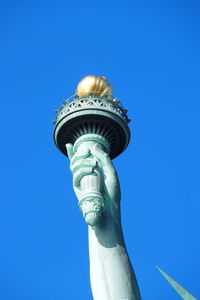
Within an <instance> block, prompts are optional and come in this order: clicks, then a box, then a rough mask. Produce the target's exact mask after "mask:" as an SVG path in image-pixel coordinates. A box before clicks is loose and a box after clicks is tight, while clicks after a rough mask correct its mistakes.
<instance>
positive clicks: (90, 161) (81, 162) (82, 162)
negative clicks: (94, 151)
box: [70, 158, 97, 174]
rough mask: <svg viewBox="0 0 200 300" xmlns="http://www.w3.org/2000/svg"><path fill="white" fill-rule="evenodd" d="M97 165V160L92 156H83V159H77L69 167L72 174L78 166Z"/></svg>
mask: <svg viewBox="0 0 200 300" xmlns="http://www.w3.org/2000/svg"><path fill="white" fill-rule="evenodd" d="M96 165H97V160H96V159H94V158H85V159H81V160H80V159H79V160H77V161H75V162H74V163H73V164H71V165H70V169H71V171H72V173H73V174H74V173H75V172H76V171H77V170H79V169H80V168H89V167H91V168H94V167H96Z"/></svg>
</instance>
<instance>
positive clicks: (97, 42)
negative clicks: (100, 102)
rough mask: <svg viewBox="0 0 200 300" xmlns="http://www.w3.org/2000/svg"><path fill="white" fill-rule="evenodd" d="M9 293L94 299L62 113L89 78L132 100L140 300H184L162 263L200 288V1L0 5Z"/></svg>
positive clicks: (129, 181)
mask: <svg viewBox="0 0 200 300" xmlns="http://www.w3.org/2000/svg"><path fill="white" fill-rule="evenodd" d="M0 14H1V18H0V23H1V24H0V31H1V55H0V65H1V84H2V87H1V111H2V113H1V128H2V129H1V199H2V201H1V209H0V232H1V235H0V236H1V247H0V265H1V267H0V299H1V300H25V299H26V300H27V299H29V300H36V299H37V300H47V299H48V300H54V299H56V300H64V299H72V300H73V299H74V300H78V299H80V300H85V299H87V300H91V299H92V295H91V291H90V283H89V261H88V246H87V226H86V224H85V222H84V220H83V218H82V215H81V213H80V212H79V210H78V206H77V200H76V198H75V195H74V193H73V190H72V176H71V174H70V171H69V161H68V159H67V158H65V157H64V156H63V155H62V154H61V153H59V151H58V150H57V149H56V147H55V145H54V143H53V138H52V132H53V124H52V123H51V121H52V120H53V119H54V118H55V116H54V112H53V111H54V109H57V108H59V107H60V104H61V102H62V101H63V100H64V99H66V98H68V97H69V96H71V95H72V94H74V91H75V88H76V84H77V82H78V81H79V80H80V79H81V78H82V77H84V76H85V75H88V74H96V75H104V76H106V77H107V78H108V80H109V81H110V82H111V83H112V85H113V88H114V96H116V97H118V98H119V99H120V101H121V102H122V103H123V104H124V106H125V107H127V108H128V109H129V117H130V118H131V119H132V122H131V123H130V127H131V132H132V138H131V142H130V145H129V147H128V148H127V150H126V151H125V152H124V153H123V154H122V155H121V156H120V157H118V158H117V159H115V160H114V164H115V166H116V168H117V171H118V174H119V177H120V182H121V189H122V219H123V228H124V234H125V239H126V243H127V248H128V251H129V255H130V257H131V260H132V263H133V266H134V269H135V271H136V274H137V278H138V282H139V285H140V289H141V293H142V296H143V300H151V299H152V300H157V299H158V300H161V299H162V300H169V299H170V300H176V299H177V300H178V299H179V296H177V295H176V293H175V292H174V291H173V290H172V288H171V287H170V286H169V285H168V283H167V282H166V281H165V280H164V279H163V278H162V276H161V275H160V274H159V272H158V271H157V270H156V269H155V265H158V266H159V267H161V268H162V269H163V270H164V271H166V272H167V273H168V274H169V275H170V276H171V277H173V278H174V279H175V280H177V281H178V282H180V283H181V284H182V285H183V286H184V287H185V288H186V289H187V290H188V291H190V292H191V293H192V294H193V295H194V296H196V297H197V298H200V291H199V271H200V256H199V252H200V240H199V235H200V232H199V231H200V230H199V228H200V218H199V211H200V202H199V199H200V188H199V172H200V159H199V153H200V141H199V128H200V126H199V112H200V97H199V96H200V85H199V78H200V76H199V75H200V34H199V32H200V31H199V30H200V21H199V20H200V5H199V2H198V1H193V0H191V1H176V0H175V1H171V0H169V1H127V0H125V1H117V0H116V1H105V0H102V1H94V0H93V1H89V0H86V1H60V0H57V1H37V0H35V1H20V0H19V1H6V2H4V3H3V2H2V3H1V10H0Z"/></svg>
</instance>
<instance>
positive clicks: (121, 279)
mask: <svg viewBox="0 0 200 300" xmlns="http://www.w3.org/2000/svg"><path fill="white" fill-rule="evenodd" d="M68 152H69V151H68ZM84 155H85V156H84ZM91 158H92V159H91ZM84 160H85V162H84ZM94 168H98V170H99V171H100V174H101V176H102V182H103V185H102V191H101V192H102V194H103V198H104V202H105V205H104V211H103V213H102V215H101V219H100V220H99V222H98V223H97V224H96V225H95V226H89V255H90V280H91V286H92V293H93V297H94V300H140V299H141V297H140V292H139V288H138V284H137V280H136V277H135V274H134V271H133V268H132V265H131V262H130V259H129V256H128V253H127V249H126V246H125V242H124V237H123V232H122V227H121V216H120V185H119V180H118V176H117V173H116V170H115V168H114V166H113V164H112V161H111V160H110V157H109V155H108V154H107V153H105V152H104V151H103V150H102V148H101V147H99V145H98V144H96V145H94V146H93V147H92V148H90V149H88V152H87V151H85V154H84V153H80V154H77V153H76V154H74V155H73V156H71V170H72V172H73V182H74V183H76V184H75V185H74V188H75V192H76V195H77V197H78V198H79V197H80V198H81V189H80V184H78V182H79V181H81V179H82V178H83V177H84V176H86V175H88V174H89V172H91V173H92V172H93V171H94Z"/></svg>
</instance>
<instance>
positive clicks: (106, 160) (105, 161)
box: [90, 144, 114, 169]
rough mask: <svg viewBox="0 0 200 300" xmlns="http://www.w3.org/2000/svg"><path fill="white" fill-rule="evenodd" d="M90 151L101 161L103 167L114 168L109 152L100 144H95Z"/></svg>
mask: <svg viewBox="0 0 200 300" xmlns="http://www.w3.org/2000/svg"><path fill="white" fill-rule="evenodd" d="M90 151H91V153H92V154H93V155H94V157H95V158H96V159H97V160H98V161H99V162H100V166H101V167H108V168H111V169H114V167H113V164H112V161H111V159H110V157H109V155H108V153H106V152H104V151H103V150H102V149H101V147H99V145H98V144H96V145H94V146H93V147H92V148H91V150H90Z"/></svg>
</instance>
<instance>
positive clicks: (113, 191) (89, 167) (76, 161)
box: [66, 143, 120, 217]
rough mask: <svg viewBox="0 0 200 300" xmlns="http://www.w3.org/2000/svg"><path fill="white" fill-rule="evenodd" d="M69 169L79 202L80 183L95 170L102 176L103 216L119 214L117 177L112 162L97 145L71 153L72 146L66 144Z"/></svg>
mask: <svg viewBox="0 0 200 300" xmlns="http://www.w3.org/2000/svg"><path fill="white" fill-rule="evenodd" d="M66 147H67V151H68V156H69V159H70V161H71V162H70V169H71V171H72V173H73V185H74V191H75V193H76V195H77V198H78V199H79V200H80V197H81V189H80V181H81V179H82V178H83V177H84V176H85V175H90V174H92V173H93V172H94V171H95V170H98V171H100V174H101V176H102V182H103V186H102V191H101V193H102V195H103V198H104V201H105V210H104V214H111V215H113V216H115V217H116V213H117V215H118V212H119V202H120V186H119V181H118V176H117V173H116V171H115V168H114V166H113V164H112V161H111V159H110V157H109V155H108V154H107V153H105V152H104V151H103V150H102V149H101V146H99V144H97V143H95V144H94V145H93V146H92V147H91V148H89V147H88V148H87V147H84V148H82V149H81V150H80V151H77V152H76V153H73V145H71V144H67V145H66Z"/></svg>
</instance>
